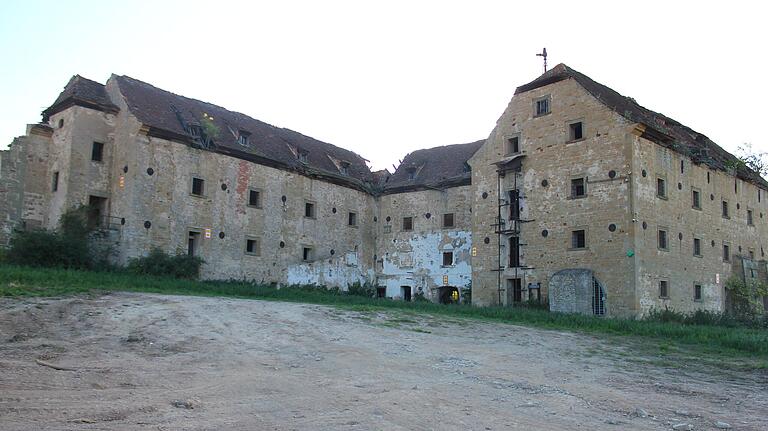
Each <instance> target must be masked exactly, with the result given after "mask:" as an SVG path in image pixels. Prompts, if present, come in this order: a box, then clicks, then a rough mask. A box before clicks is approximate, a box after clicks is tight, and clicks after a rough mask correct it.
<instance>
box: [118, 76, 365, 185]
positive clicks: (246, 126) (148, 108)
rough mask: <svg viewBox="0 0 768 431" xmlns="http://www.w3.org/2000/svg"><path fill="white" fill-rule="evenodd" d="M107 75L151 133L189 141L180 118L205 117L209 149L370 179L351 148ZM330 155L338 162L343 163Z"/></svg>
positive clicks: (339, 177) (331, 175)
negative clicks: (211, 134) (210, 137)
mask: <svg viewBox="0 0 768 431" xmlns="http://www.w3.org/2000/svg"><path fill="white" fill-rule="evenodd" d="M110 79H114V80H115V81H116V82H117V85H118V87H119V89H120V93H121V94H122V95H123V96H124V97H125V101H126V103H127V104H128V108H129V109H130V111H131V113H132V114H133V115H135V116H136V118H138V119H139V121H141V122H142V123H143V124H144V125H145V126H148V127H149V133H150V135H154V136H158V137H164V138H168V139H174V140H181V141H189V134H188V133H187V131H186V130H185V128H184V124H182V121H184V122H187V123H188V124H195V123H201V122H203V121H210V122H211V123H212V125H213V126H214V130H216V133H215V135H216V136H214V137H213V148H212V149H213V150H214V151H217V152H221V153H225V154H229V155H232V156H235V157H240V158H245V159H250V160H253V161H256V162H260V163H265V164H267V165H272V166H275V167H285V168H290V169H292V170H297V171H300V172H303V173H307V174H311V175H316V176H320V177H324V178H325V179H329V180H336V181H340V182H350V181H352V182H353V183H356V184H357V185H358V186H365V187H369V186H370V185H371V183H372V181H373V176H372V174H371V171H370V169H369V168H368V166H367V165H366V162H365V159H363V158H362V157H360V156H359V155H357V154H355V153H354V152H352V151H349V150H345V149H343V148H340V147H337V146H335V145H332V144H329V143H326V142H322V141H319V140H317V139H313V138H310V137H309V136H305V135H302V134H301V133H298V132H295V131H293V130H290V129H285V128H280V127H275V126H273V125H271V124H267V123H264V122H262V121H259V120H256V119H254V118H251V117H249V116H247V115H245V114H241V113H239V112H233V111H229V110H227V109H225V108H222V107H220V106H217V105H213V104H211V103H207V102H203V101H200V100H196V99H190V98H188V97H184V96H179V95H177V94H174V93H171V92H169V91H165V90H161V89H159V88H157V87H154V86H152V85H150V84H147V83H145V82H142V81H139V80H137V79H133V78H130V77H127V76H116V75H113V76H112V78H110ZM244 134H247V140H246V141H244V140H243V139H242V138H241V136H242V135H244ZM244 142H247V145H243V144H244ZM334 160H339V161H343V162H344V163H343V167H342V168H340V166H341V165H339V166H337V163H334Z"/></svg>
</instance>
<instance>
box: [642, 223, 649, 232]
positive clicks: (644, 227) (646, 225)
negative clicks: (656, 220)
mask: <svg viewBox="0 0 768 431" xmlns="http://www.w3.org/2000/svg"><path fill="white" fill-rule="evenodd" d="M646 229H648V223H646V222H643V230H646Z"/></svg>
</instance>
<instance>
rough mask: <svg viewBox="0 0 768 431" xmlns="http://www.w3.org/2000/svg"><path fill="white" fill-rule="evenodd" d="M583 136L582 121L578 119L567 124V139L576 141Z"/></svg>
mask: <svg viewBox="0 0 768 431" xmlns="http://www.w3.org/2000/svg"><path fill="white" fill-rule="evenodd" d="M583 137H584V123H582V122H581V121H578V122H576V123H571V124H570V125H568V140H569V141H578V140H579V139H582V138H583Z"/></svg>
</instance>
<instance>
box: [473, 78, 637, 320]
mask: <svg viewBox="0 0 768 431" xmlns="http://www.w3.org/2000/svg"><path fill="white" fill-rule="evenodd" d="M544 96H549V97H550V107H551V109H550V111H551V112H550V113H549V114H546V115H543V116H539V117H535V116H534V107H535V104H534V101H535V100H537V99H539V98H541V97H544ZM573 121H582V122H583V125H584V131H583V134H584V138H583V139H580V140H576V141H572V142H571V141H569V124H570V123H571V122H573ZM513 136H519V139H520V145H521V151H522V155H524V157H523V158H522V159H521V164H522V168H521V172H520V174H519V175H517V178H515V177H516V176H515V175H514V174H513V173H511V172H510V173H508V174H507V175H505V177H504V178H503V179H501V181H500V182H499V178H498V175H497V173H496V170H497V167H496V166H495V165H494V163H496V162H499V161H501V160H502V159H504V158H505V156H506V153H507V140H508V139H509V138H510V137H513ZM628 152H629V144H628V132H627V124H626V123H625V121H624V120H623V119H622V118H621V117H619V116H618V115H616V114H615V113H614V112H613V111H611V110H609V109H607V108H606V107H605V106H603V105H602V104H601V103H599V102H598V101H597V100H595V99H594V98H593V97H592V96H591V95H589V93H587V92H586V91H585V90H584V89H583V88H581V87H580V86H579V85H578V84H577V83H576V82H575V81H573V80H566V81H560V82H558V83H555V84H551V85H548V86H545V87H542V88H538V89H535V90H531V91H529V92H525V93H521V94H519V95H516V96H515V97H513V98H512V101H511V102H510V104H509V106H508V107H507V109H506V111H505V112H504V114H503V115H502V116H501V118H500V119H499V120H498V121H497V125H496V128H495V129H494V130H493V132H492V133H491V135H490V137H489V138H488V141H487V142H486V144H485V145H484V146H483V147H482V148H481V149H480V150H479V151H478V152H477V153H476V154H475V156H474V157H473V158H472V159H471V160H470V165H471V166H472V198H473V212H472V229H473V230H472V235H473V237H474V238H475V243H476V244H477V256H476V257H474V258H473V260H472V271H473V274H472V275H473V277H472V280H473V292H472V295H473V302H475V303H478V304H481V305H486V304H498V303H499V302H500V301H499V298H501V303H506V301H507V297H508V295H507V292H506V283H507V280H508V279H511V278H520V279H521V284H522V286H523V288H524V289H525V288H527V286H528V285H529V284H531V283H534V284H535V283H540V285H541V289H542V291H541V296H542V298H546V295H547V284H548V281H549V279H550V277H551V276H552V275H553V274H554V273H555V272H557V271H560V270H562V269H569V268H585V269H590V270H592V271H594V274H595V277H597V279H598V280H599V281H600V282H601V283H602V284H603V286H604V287H605V289H606V294H607V303H606V307H607V311H608V313H609V314H631V313H633V312H634V310H635V306H634V285H633V281H634V268H633V259H632V258H631V257H628V256H627V252H629V251H631V250H632V249H633V238H632V232H633V231H632V222H631V212H630V209H629V207H630V199H629V196H630V190H629V180H628V175H629V165H630V162H629V154H628ZM611 171H613V173H612V175H613V176H611V175H609V173H611ZM577 177H583V178H585V179H586V187H587V196H586V197H584V198H578V199H572V198H571V197H570V195H571V179H572V178H577ZM515 182H517V184H516V186H517V188H518V190H520V193H521V208H520V210H521V212H520V218H521V219H522V220H523V222H522V223H520V224H519V230H520V233H519V236H520V243H521V267H520V268H509V267H508V263H509V262H508V256H509V249H508V246H507V244H508V238H509V235H502V237H501V243H502V244H501V260H499V240H498V236H497V234H496V233H494V231H495V230H496V229H495V226H493V224H494V223H496V218H497V216H498V211H499V208H498V204H497V202H499V199H502V203H505V204H506V203H508V199H507V196H508V195H507V193H508V191H509V190H511V189H513V188H514V187H515ZM499 189H501V196H499V193H498V191H499ZM501 211H502V217H503V218H504V221H505V222H506V225H507V226H510V224H511V222H510V221H509V207H502V210H501ZM611 225H614V227H615V229H614V230H613V231H612V230H610V229H609V226H611ZM575 229H584V230H586V239H587V247H586V248H584V249H581V250H575V249H573V248H572V247H571V232H572V230H575ZM545 230H546V234H544V231H545ZM545 235H546V236H545ZM486 238H487V240H486ZM486 242H487V243H486ZM500 266H501V267H503V271H502V272H501V274H500V275H501V277H500V278H501V280H499V272H494V270H495V269H498V268H499V267H500ZM499 284H501V288H502V291H501V292H499V291H498V287H499ZM525 299H527V295H524V296H523V300H525Z"/></svg>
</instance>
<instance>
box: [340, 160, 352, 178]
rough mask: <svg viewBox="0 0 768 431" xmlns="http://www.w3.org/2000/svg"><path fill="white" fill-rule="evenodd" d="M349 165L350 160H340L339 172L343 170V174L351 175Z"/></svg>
mask: <svg viewBox="0 0 768 431" xmlns="http://www.w3.org/2000/svg"><path fill="white" fill-rule="evenodd" d="M349 166H350V164H349V162H340V163H339V172H341V174H342V175H349Z"/></svg>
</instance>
